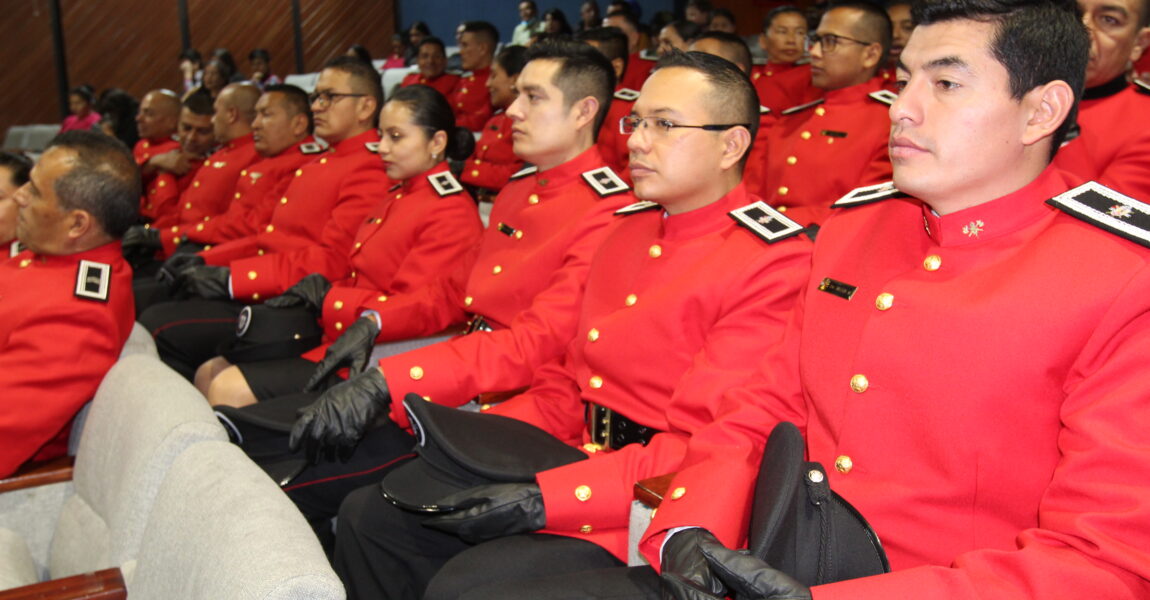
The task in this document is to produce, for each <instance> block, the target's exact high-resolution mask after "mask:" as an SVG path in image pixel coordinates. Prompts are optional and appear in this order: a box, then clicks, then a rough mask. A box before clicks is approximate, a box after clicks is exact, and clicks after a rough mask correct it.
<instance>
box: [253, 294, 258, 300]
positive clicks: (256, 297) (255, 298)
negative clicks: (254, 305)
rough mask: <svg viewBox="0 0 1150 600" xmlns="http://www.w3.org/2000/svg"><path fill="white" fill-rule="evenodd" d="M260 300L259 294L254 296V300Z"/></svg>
mask: <svg viewBox="0 0 1150 600" xmlns="http://www.w3.org/2000/svg"><path fill="white" fill-rule="evenodd" d="M259 299H260V295H259V294H252V300H259Z"/></svg>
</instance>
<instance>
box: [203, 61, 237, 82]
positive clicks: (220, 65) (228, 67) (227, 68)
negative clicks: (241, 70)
mask: <svg viewBox="0 0 1150 600" xmlns="http://www.w3.org/2000/svg"><path fill="white" fill-rule="evenodd" d="M228 57H229V58H230V57H231V55H230V54H229V55H228ZM208 65H209V66H210V65H215V66H216V69H218V70H219V71H220V77H221V78H223V80H224V85H227V84H228V82H229V81H231V80H232V76H233V75H235V74H236V68H235V66H234V65H235V63H234V62H228V61H227V60H224V59H222V58H220V57H218V56H217V57H216V58H213V59H212V60H209V61H208Z"/></svg>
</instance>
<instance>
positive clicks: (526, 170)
mask: <svg viewBox="0 0 1150 600" xmlns="http://www.w3.org/2000/svg"><path fill="white" fill-rule="evenodd" d="M538 171H539V167H536V166H535V165H526V166H524V167H523V168H522V169H519V170H518V171H516V172H515V173H514V174H513V175H511V178H512V179H522V178H524V177H527V176H528V175H534V174H535V173H536V172H538Z"/></svg>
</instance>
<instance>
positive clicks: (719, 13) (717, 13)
mask: <svg viewBox="0 0 1150 600" xmlns="http://www.w3.org/2000/svg"><path fill="white" fill-rule="evenodd" d="M715 17H724V18H726V19H727V20H728V21H730V22H731V24H732V25H738V24H739V22H738V21H736V20H735V13H733V12H731V11H729V10H727V9H725V8H716V9H714V10H712V11H711V18H710V19H707V23H708V24H710V22H711V21H714V20H715Z"/></svg>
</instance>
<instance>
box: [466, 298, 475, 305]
mask: <svg viewBox="0 0 1150 600" xmlns="http://www.w3.org/2000/svg"><path fill="white" fill-rule="evenodd" d="M472 302H475V298H472V297H471V296H468V297H466V298H464V299H463V305H464V306H471V303H472Z"/></svg>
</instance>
